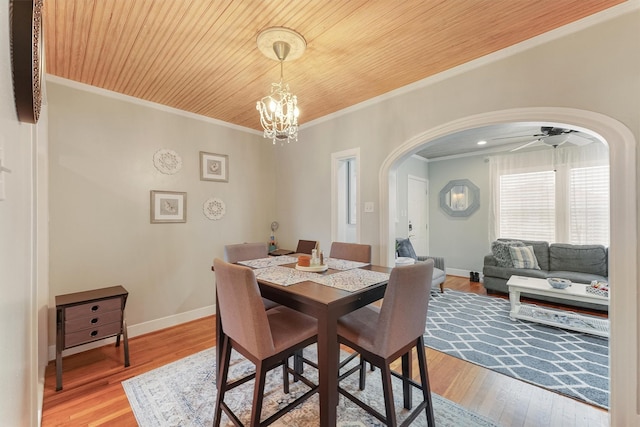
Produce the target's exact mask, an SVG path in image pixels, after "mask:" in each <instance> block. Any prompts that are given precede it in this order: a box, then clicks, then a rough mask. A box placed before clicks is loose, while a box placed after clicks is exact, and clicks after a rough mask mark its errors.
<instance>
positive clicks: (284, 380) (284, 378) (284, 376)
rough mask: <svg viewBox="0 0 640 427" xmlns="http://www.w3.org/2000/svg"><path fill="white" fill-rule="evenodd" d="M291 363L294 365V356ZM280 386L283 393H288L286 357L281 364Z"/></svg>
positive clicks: (287, 359)
mask: <svg viewBox="0 0 640 427" xmlns="http://www.w3.org/2000/svg"><path fill="white" fill-rule="evenodd" d="M293 363H294V365H295V356H294V360H293ZM282 388H283V391H284V393H285V394H289V358H288V357H287V358H286V359H285V360H284V363H283V364H282Z"/></svg>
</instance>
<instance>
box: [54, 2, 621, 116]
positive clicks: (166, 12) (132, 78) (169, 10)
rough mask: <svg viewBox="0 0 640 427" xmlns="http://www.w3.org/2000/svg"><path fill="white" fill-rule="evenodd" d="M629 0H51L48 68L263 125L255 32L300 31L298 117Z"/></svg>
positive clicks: (293, 79) (263, 63)
mask: <svg viewBox="0 0 640 427" xmlns="http://www.w3.org/2000/svg"><path fill="white" fill-rule="evenodd" d="M619 3H623V0H448V1H447V0H405V1H397V0H373V1H371V0H340V1H337V0H336V1H318V0H306V1H303V0H296V1H276V0H269V1H266V0H244V1H237V0H236V1H231V0H215V1H214V0H46V1H45V2H44V30H45V43H46V72H47V73H49V74H52V75H55V76H59V77H63V78H65V79H70V80H74V81H77V82H81V83H86V84H89V85H93V86H97V87H100V88H104V89H108V90H111V91H115V92H119V93H122V94H126V95H130V96H133V97H137V98H141V99H144V100H148V101H152V102H156V103H159V104H163V105H167V106H170V107H174V108H178V109H181V110H185V111H189V112H192V113H196V114H200V115H203V116H207V117H211V118H215V119H219V120H223V121H225V122H229V123H233V124H236V125H239V126H244V127H248V128H253V129H259V128H260V124H259V119H258V113H257V111H256V108H255V104H256V101H257V100H258V99H260V98H262V97H263V96H264V95H266V94H267V93H268V90H269V88H270V84H271V83H272V82H276V81H278V79H279V74H280V71H279V64H278V63H277V62H276V61H273V60H270V59H268V58H266V57H265V56H263V55H262V53H260V51H259V50H258V48H257V46H256V36H257V34H258V33H259V32H260V31H261V30H263V29H265V28H267V27H271V26H284V27H288V28H291V29H294V30H296V31H298V32H299V33H301V34H302V35H303V36H304V37H305V39H306V41H307V50H306V52H305V53H304V55H303V56H302V57H301V58H299V59H297V60H295V61H291V62H285V64H284V79H285V81H286V82H288V83H289V85H290V87H291V90H292V92H294V93H295V94H296V95H297V96H298V99H299V106H300V110H301V116H300V123H301V124H304V123H305V122H309V121H311V120H314V119H317V118H320V117H323V116H325V115H327V114H330V113H333V112H336V111H339V110H341V109H343V108H346V107H349V106H351V105H354V104H357V103H359V102H362V101H365V100H367V99H370V98H373V97H375V96H378V95H381V94H383V93H386V92H389V91H391V90H394V89H397V88H399V87H402V86H405V85H407V84H410V83H413V82H416V81H419V80H421V79H424V78H426V77H429V76H432V75H434V74H437V73H440V72H442V71H445V70H447V69H450V68H452V67H455V66H457V65H460V64H463V63H465V62H468V61H471V60H474V59H476V58H479V57H482V56H484V55H487V54H489V53H492V52H495V51H498V50H500V49H503V48H506V47H508V46H511V45H513V44H516V43H519V42H522V41H524V40H527V39H529V38H532V37H534V36H537V35H539V34H542V33H545V32H548V31H550V30H553V29H555V28H558V27H560V26H563V25H566V24H568V23H571V22H573V21H576V20H578V19H581V18H584V17H586V16H589V15H592V14H594V13H597V12H600V11H602V10H604V9H607V8H609V7H611V6H614V5H616V4H619Z"/></svg>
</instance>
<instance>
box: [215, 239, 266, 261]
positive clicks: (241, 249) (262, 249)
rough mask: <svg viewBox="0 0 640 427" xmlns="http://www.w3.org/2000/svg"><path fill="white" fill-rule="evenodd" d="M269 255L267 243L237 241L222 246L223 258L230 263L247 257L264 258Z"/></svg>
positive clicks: (245, 259)
mask: <svg viewBox="0 0 640 427" xmlns="http://www.w3.org/2000/svg"><path fill="white" fill-rule="evenodd" d="M268 256H269V246H268V245H267V243H263V242H257V243H239V244H237V245H227V246H225V247H224V260H225V261H226V262H230V263H232V264H234V263H236V262H240V261H247V260H249V259H259V258H266V257H268Z"/></svg>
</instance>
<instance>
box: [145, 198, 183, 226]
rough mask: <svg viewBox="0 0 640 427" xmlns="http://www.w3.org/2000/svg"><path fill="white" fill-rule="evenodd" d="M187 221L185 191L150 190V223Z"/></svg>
mask: <svg viewBox="0 0 640 427" xmlns="http://www.w3.org/2000/svg"><path fill="white" fill-rule="evenodd" d="M166 222H187V193H182V192H178V191H156V190H151V223H152V224H161V223H166Z"/></svg>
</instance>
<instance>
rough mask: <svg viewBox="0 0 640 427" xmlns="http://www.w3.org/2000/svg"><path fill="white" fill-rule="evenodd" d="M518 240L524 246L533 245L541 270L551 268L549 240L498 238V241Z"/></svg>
mask: <svg viewBox="0 0 640 427" xmlns="http://www.w3.org/2000/svg"><path fill="white" fill-rule="evenodd" d="M502 240H505V241H518V242H522V244H523V245H524V246H532V247H533V253H535V254H536V259H537V260H538V265H539V266H540V269H541V270H549V242H545V241H542V240H516V239H498V241H502Z"/></svg>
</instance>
